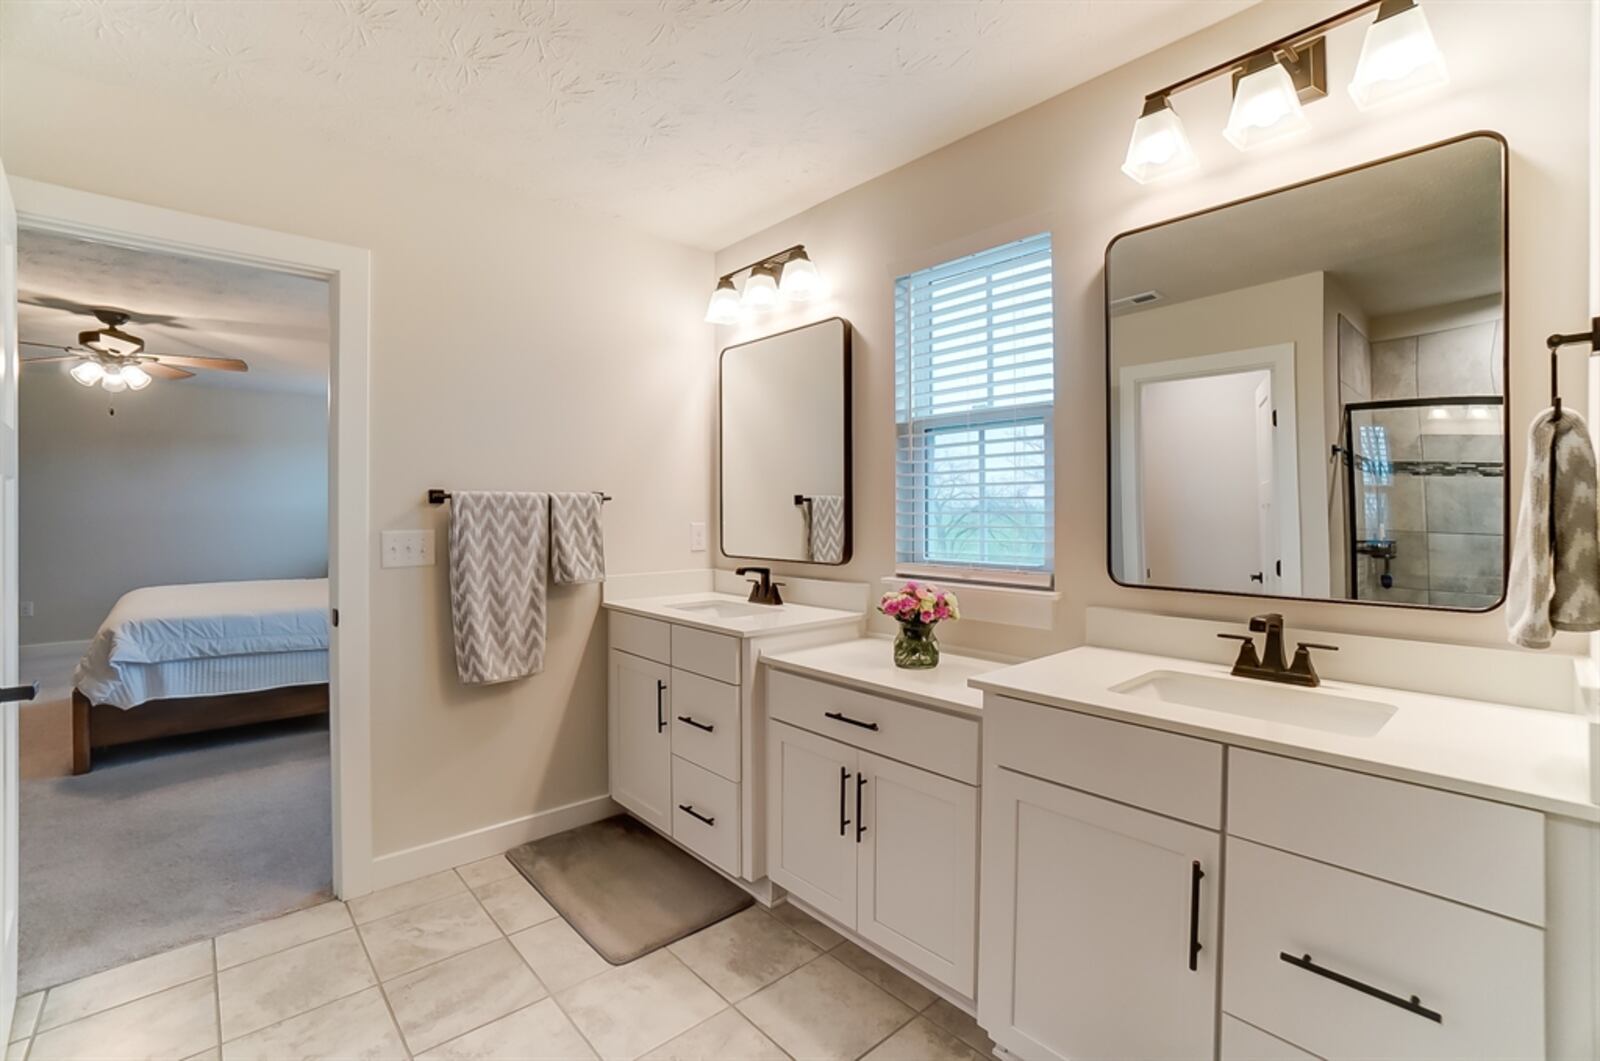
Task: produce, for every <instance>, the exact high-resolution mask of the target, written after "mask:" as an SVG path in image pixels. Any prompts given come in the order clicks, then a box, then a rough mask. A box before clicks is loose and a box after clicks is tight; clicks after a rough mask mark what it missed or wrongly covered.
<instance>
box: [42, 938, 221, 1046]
mask: <svg viewBox="0 0 1600 1061" xmlns="http://www.w3.org/2000/svg"><path fill="white" fill-rule="evenodd" d="M206 942H207V944H208V946H207V949H208V950H209V949H210V948H209V943H210V941H209V940H207V941H206ZM216 1042H217V1000H216V986H215V984H214V983H213V982H212V979H211V977H209V976H208V977H205V978H204V979H201V980H192V981H190V982H189V983H187V984H181V985H179V986H178V987H169V988H168V989H167V990H165V991H161V992H158V993H156V994H153V995H147V996H145V997H144V998H140V999H137V1000H136V1001H133V1002H129V1003H127V1004H125V1005H122V1006H118V1007H117V1008H115V1009H108V1010H102V1011H101V1012H99V1013H96V1014H94V1015H93V1016H90V1017H85V1018H83V1019H82V1020H77V1021H73V1022H72V1023H71V1024H64V1025H62V1026H60V1027H58V1028H53V1029H51V1030H50V1031H46V1032H41V1033H40V1034H39V1035H38V1036H37V1037H35V1038H34V1040H33V1048H32V1049H31V1050H30V1051H29V1052H28V1057H29V1058H30V1061H58V1059H59V1061H83V1059H85V1058H94V1059H95V1061H122V1059H133V1058H154V1057H189V1056H190V1055H192V1054H197V1053H199V1052H201V1051H202V1050H205V1049H206V1048H207V1047H210V1046H214V1045H216Z"/></svg>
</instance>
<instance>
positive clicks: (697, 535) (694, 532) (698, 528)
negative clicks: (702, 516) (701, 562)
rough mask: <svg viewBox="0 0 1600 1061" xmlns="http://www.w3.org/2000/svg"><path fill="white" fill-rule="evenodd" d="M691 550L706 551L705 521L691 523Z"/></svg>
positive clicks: (694, 551)
mask: <svg viewBox="0 0 1600 1061" xmlns="http://www.w3.org/2000/svg"><path fill="white" fill-rule="evenodd" d="M689 551H690V552H691V553H703V552H705V551H706V525H705V524H704V523H691V524H689Z"/></svg>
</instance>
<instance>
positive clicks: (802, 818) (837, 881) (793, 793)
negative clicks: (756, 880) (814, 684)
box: [767, 721, 858, 926]
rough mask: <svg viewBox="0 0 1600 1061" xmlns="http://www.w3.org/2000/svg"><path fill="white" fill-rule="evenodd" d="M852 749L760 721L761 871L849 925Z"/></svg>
mask: <svg viewBox="0 0 1600 1061" xmlns="http://www.w3.org/2000/svg"><path fill="white" fill-rule="evenodd" d="M857 754H858V753H857V752H856V750H855V749H854V748H851V747H849V746H848V745H844V744H840V743H839V742H838V741H834V740H829V739H828V738H827V737H819V736H817V735H816V734H815V733H807V732H806V731H805V730H803V729H796V728H795V727H793V726H791V725H788V724H787V723H783V722H776V721H774V722H772V723H771V724H770V725H769V726H768V727H767V786H768V788H767V813H768V815H769V819H768V824H767V876H769V877H771V878H772V880H773V882H774V883H776V884H780V885H782V886H783V887H785V888H787V889H789V890H790V891H791V892H793V893H794V894H795V895H796V896H798V897H799V898H801V899H803V900H804V901H806V902H808V903H810V904H811V905H812V906H814V907H816V908H817V909H818V910H821V911H822V912H823V913H825V914H827V915H828V916H829V917H831V918H833V919H834V920H836V921H838V922H839V923H840V924H844V925H851V926H853V925H854V924H855V923H856V847H857V844H856V810H855V798H856V764H857Z"/></svg>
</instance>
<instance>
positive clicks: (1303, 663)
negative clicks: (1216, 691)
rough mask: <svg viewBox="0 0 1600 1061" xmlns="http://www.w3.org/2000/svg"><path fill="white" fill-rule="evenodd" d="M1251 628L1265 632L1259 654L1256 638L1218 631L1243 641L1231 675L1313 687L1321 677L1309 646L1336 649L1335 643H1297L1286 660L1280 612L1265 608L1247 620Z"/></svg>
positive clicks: (1319, 682)
mask: <svg viewBox="0 0 1600 1061" xmlns="http://www.w3.org/2000/svg"><path fill="white" fill-rule="evenodd" d="M1250 632H1251V633H1253V634H1266V635H1267V640H1266V644H1265V645H1263V646H1262V648H1261V657H1260V658H1259V659H1258V658H1257V657H1256V642H1255V638H1253V637H1249V636H1247V635H1245V634H1218V635H1217V636H1218V637H1220V638H1222V639H1224V640H1226V641H1239V642H1242V644H1240V646H1239V657H1238V658H1237V659H1235V660H1234V661H1233V671H1232V673H1233V676H1234V677H1236V678H1259V679H1260V680H1262V681H1267V682H1281V683H1283V684H1284V685H1303V686H1306V687H1307V688H1310V689H1315V688H1316V687H1317V686H1319V685H1321V684H1322V679H1321V678H1320V677H1318V676H1317V668H1316V667H1314V666H1312V663H1311V650H1312V649H1314V648H1315V649H1322V650H1324V651H1327V652H1337V651H1339V648H1338V646H1337V645H1319V644H1316V643H1315V642H1311V641H1300V642H1297V643H1296V647H1295V652H1294V662H1293V663H1289V662H1287V661H1285V660H1284V658H1283V616H1282V615H1280V614H1278V613H1277V612H1268V613H1267V614H1266V615H1257V616H1254V617H1253V618H1252V619H1251V620H1250Z"/></svg>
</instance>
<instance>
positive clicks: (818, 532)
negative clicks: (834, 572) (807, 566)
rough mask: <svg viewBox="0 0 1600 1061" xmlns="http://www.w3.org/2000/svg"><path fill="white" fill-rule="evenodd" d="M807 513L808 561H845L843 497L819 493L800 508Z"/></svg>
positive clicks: (835, 562) (836, 562)
mask: <svg viewBox="0 0 1600 1061" xmlns="http://www.w3.org/2000/svg"><path fill="white" fill-rule="evenodd" d="M802 507H804V509H805V511H806V552H807V559H809V560H810V561H811V562H812V563H814V564H839V563H843V562H844V498H842V497H840V496H839V495H838V494H818V495H817V496H815V497H813V498H811V500H810V502H809V503H807V504H806V505H804V506H802Z"/></svg>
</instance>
